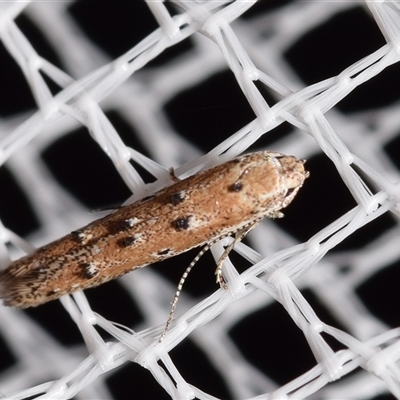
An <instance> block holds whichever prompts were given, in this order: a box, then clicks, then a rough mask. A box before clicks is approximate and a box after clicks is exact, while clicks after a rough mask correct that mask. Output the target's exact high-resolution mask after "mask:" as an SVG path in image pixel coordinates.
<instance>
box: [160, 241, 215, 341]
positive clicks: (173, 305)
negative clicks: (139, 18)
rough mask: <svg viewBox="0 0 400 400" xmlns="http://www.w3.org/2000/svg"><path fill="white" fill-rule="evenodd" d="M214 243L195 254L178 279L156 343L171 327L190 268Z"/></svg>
mask: <svg viewBox="0 0 400 400" xmlns="http://www.w3.org/2000/svg"><path fill="white" fill-rule="evenodd" d="M218 240H219V239H218ZM216 241H217V240H216ZM216 241H213V242H211V243H207V244H206V245H205V246H204V247H203V248H202V249H201V250H200V252H199V254H197V256H196V257H195V258H194V259H193V261H192V262H191V263H190V264H189V266H188V267H187V268H186V270H185V272H184V273H183V275H182V277H181V279H180V281H179V283H178V287H177V289H176V292H175V296H174V299H173V300H172V303H171V309H170V311H169V314H168V319H167V322H166V323H165V327H164V330H163V332H162V334H161V336H160V338H159V339H158V342H159V343H161V342H162V341H163V340H164V338H165V335H166V334H167V332H168V331H169V328H170V326H171V323H172V320H173V318H174V313H175V310H176V306H177V305H178V301H179V296H180V295H181V292H182V288H183V284H184V283H185V281H186V278H187V277H188V275H189V273H190V271H191V270H192V268H193V267H194V266H195V264H196V263H197V261H199V260H200V258H201V256H202V255H203V254H204V253H205V252H207V251H208V250H209V249H210V247H211V246H212V245H213V244H214V243H215V242H216Z"/></svg>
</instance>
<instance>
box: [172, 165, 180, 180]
mask: <svg viewBox="0 0 400 400" xmlns="http://www.w3.org/2000/svg"><path fill="white" fill-rule="evenodd" d="M169 177H170V178H171V179H172V181H173V182H175V183H177V182H180V181H181V179H179V178H178V177H177V176H176V175H175V169H174V167H171V168H170V169H169Z"/></svg>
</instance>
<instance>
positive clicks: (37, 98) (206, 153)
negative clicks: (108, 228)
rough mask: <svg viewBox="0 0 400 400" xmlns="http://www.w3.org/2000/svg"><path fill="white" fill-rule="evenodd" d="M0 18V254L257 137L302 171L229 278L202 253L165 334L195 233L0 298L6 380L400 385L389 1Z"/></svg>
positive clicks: (397, 88)
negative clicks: (5, 302)
mask: <svg viewBox="0 0 400 400" xmlns="http://www.w3.org/2000/svg"><path fill="white" fill-rule="evenodd" d="M0 35H1V43H2V45H1V48H0V60H1V64H0V89H1V103H0V112H1V114H0V116H1V117H0V165H1V167H0V193H1V196H0V217H1V220H2V223H3V225H1V230H0V237H1V247H0V249H1V251H0V264H1V267H3V268H5V267H6V266H7V265H8V263H9V261H10V259H16V258H18V257H20V256H22V255H23V254H24V252H30V251H32V250H33V246H35V247H37V246H41V245H43V244H45V243H48V242H50V241H51V240H54V239H56V238H58V237H60V236H62V235H64V234H66V233H68V232H69V231H71V230H73V229H77V228H79V227H80V226H83V225H84V224H86V223H88V222H89V221H90V220H93V219H95V218H98V217H100V216H102V215H103V214H90V213H89V211H90V210H93V209H96V208H98V207H101V206H110V205H115V204H120V203H123V202H125V201H127V200H128V199H129V201H130V202H132V201H135V200H137V199H139V198H141V197H143V196H145V195H147V194H149V193H151V192H154V191H155V190H158V189H159V188H161V187H163V186H165V185H166V184H170V183H171V182H170V180H169V176H168V168H169V167H170V166H174V167H177V169H176V174H177V176H180V177H182V176H188V175H190V174H192V173H194V172H196V171H198V170H200V169H202V168H209V167H211V166H213V165H216V164H217V163H219V162H221V160H222V159H221V158H219V157H218V156H219V155H221V154H224V156H223V159H224V160H227V159H230V158H233V157H235V156H237V155H239V154H242V153H246V152H250V151H255V150H262V149H270V150H274V151H279V152H282V153H286V154H293V155H295V156H297V157H299V158H305V159H307V160H308V161H307V164H306V166H307V169H308V170H309V171H310V173H311V176H310V178H309V179H308V180H307V181H306V184H305V186H304V188H303V189H302V190H301V191H300V193H299V194H298V197H297V198H296V199H295V201H294V202H293V204H292V205H290V207H289V208H288V209H287V210H286V211H285V214H286V217H285V218H284V219H283V220H279V221H271V220H266V221H263V223H262V224H261V225H260V226H259V227H258V228H257V229H256V230H255V231H254V232H251V233H250V234H249V236H248V238H247V239H246V240H245V243H241V244H239V245H237V246H236V247H235V252H233V253H232V254H231V257H230V259H231V261H232V264H231V263H227V264H226V265H225V267H224V273H225V275H226V276H227V277H228V281H229V290H228V291H226V292H224V291H223V290H220V289H219V287H218V286H217V285H215V282H214V274H213V272H214V268H215V262H214V260H213V259H212V258H211V256H210V254H207V255H205V256H204V257H203V258H202V260H201V261H200V263H199V264H200V265H198V266H196V268H195V269H194V271H193V272H192V274H191V275H190V276H189V278H188V281H187V283H186V285H185V287H184V290H183V293H182V295H181V300H180V303H179V305H178V310H177V314H176V319H175V321H174V324H173V326H172V329H171V330H170V332H169V333H168V335H167V337H166V338H165V340H164V341H163V342H162V343H158V342H157V340H158V337H159V335H160V333H161V331H162V329H163V325H164V323H165V321H166V319H167V316H168V311H169V307H170V302H171V300H172V298H173V295H174V293H175V290H176V285H177V283H178V281H179V277H180V275H181V274H182V272H183V271H184V270H185V268H186V266H187V265H188V264H189V262H190V261H191V259H192V258H193V257H194V255H195V254H196V253H197V252H196V251H195V252H194V253H193V252H189V253H188V254H185V255H182V256H179V257H176V258H172V259H170V260H168V261H165V262H163V263H160V264H159V265H157V266H154V267H153V266H151V267H147V268H144V269H142V270H140V271H135V272H133V273H131V274H128V275H126V276H125V277H123V278H121V279H119V280H118V281H115V282H110V283H108V284H106V285H103V286H101V287H98V288H96V289H92V290H88V291H86V292H85V293H78V294H76V295H74V296H73V297H66V298H63V299H62V300H61V301H55V302H51V303H48V304H46V305H43V306H41V307H38V308H36V309H28V310H26V311H21V310H16V309H12V308H7V307H4V306H0V398H7V399H28V398H29V399H31V398H40V399H67V398H72V397H74V398H75V399H108V398H113V399H119V398H120V399H127V398H158V399H161V398H169V397H172V398H177V399H178V398H179V399H191V398H194V397H196V398H200V399H211V398H224V399H228V398H234V399H250V398H255V397H256V396H259V397H257V398H259V399H261V398H263V399H272V398H274V399H278V398H287V397H289V398H295V399H300V398H306V397H307V398H318V399H333V398H335V399H339V398H348V399H350V398H351V399H356V398H357V399H367V398H371V399H372V398H375V399H378V398H379V399H385V398H388V399H389V398H392V396H396V397H397V398H400V385H399V383H400V371H399V363H398V360H399V354H400V352H399V348H400V341H399V337H400V329H399V328H398V326H399V325H400V318H399V315H400V312H399V311H400V301H399V300H400V299H399V297H400V296H399V293H400V291H399V282H400V274H399V270H400V241H399V236H400V224H399V218H398V217H399V214H400V209H399V203H398V202H399V196H400V186H399V182H400V173H399V168H400V157H399V154H400V84H399V82H400V79H399V77H400V68H399V66H398V61H399V60H400V53H399V43H400V6H399V5H398V3H397V2H389V1H387V2H385V1H379V2H353V1H345V2H337V1H332V2H318V1H317V2H307V1H268V0H265V1H263V2H259V3H256V2H254V1H243V0H238V1H225V0H219V1H180V0H175V1H170V2H165V3H164V2H158V1H153V2H152V1H149V2H147V3H145V2H142V1H131V2H126V1H123V2H120V1H113V2H62V1H60V2H57V1H56V2H17V1H11V2H1V3H0ZM110 160H111V161H112V162H110ZM152 160H154V161H152ZM121 178H122V179H121ZM145 182H146V183H148V182H152V183H151V184H147V185H146V184H145ZM132 193H133V197H131V198H130V195H131V194H132ZM21 237H24V239H25V240H26V241H24V240H22V239H21ZM227 243H228V241H227V240H225V241H223V242H222V243H218V244H217V245H215V246H214V247H213V249H212V253H213V256H214V257H216V258H217V257H218V255H219V254H221V252H222V251H223V245H226V244H227ZM236 271H238V272H239V274H238V273H237V272H236ZM142 367H145V368H142Z"/></svg>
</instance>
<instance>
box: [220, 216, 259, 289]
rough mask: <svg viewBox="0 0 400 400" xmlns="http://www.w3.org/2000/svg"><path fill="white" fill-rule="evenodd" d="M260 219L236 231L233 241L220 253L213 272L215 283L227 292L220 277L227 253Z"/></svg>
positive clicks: (226, 287)
mask: <svg viewBox="0 0 400 400" xmlns="http://www.w3.org/2000/svg"><path fill="white" fill-rule="evenodd" d="M260 221H261V219H257V220H256V221H253V222H250V223H249V224H247V225H245V226H244V227H243V228H241V229H238V230H237V231H236V232H235V238H234V239H233V241H232V242H231V243H230V244H229V246H227V247H226V249H225V250H224V252H223V253H222V255H221V257H220V258H219V260H218V262H217V268H216V270H215V275H216V277H217V278H216V281H217V283H219V285H220V287H221V288H223V289H225V290H227V289H228V286H227V284H226V281H225V279H224V277H223V276H222V267H223V265H224V262H225V260H226V259H227V258H228V256H229V253H230V252H231V251H232V249H233V248H234V247H235V245H236V243H239V242H240V241H241V240H243V238H244V237H245V236H246V235H247V234H248V233H249V232H250V231H251V230H252V229H253V228H255V227H256V226H257V225H258V224H259V222H260Z"/></svg>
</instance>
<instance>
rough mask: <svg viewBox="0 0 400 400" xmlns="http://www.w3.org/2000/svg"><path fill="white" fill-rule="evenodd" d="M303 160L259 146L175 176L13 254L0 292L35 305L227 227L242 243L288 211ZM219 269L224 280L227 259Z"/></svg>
mask: <svg viewBox="0 0 400 400" xmlns="http://www.w3.org/2000/svg"><path fill="white" fill-rule="evenodd" d="M304 162H305V161H304V160H299V159H297V158H296V157H294V156H287V155H284V154H281V153H276V152H271V151H261V152H256V153H252V154H248V155H244V156H241V157H238V158H236V159H234V160H231V161H228V162H226V163H223V164H220V165H218V166H216V167H213V168H210V169H208V170H206V171H203V172H200V173H197V174H195V175H192V176H190V177H189V178H187V179H184V180H179V179H177V178H175V181H176V182H175V183H174V184H172V185H171V186H169V187H166V188H164V189H162V190H160V191H158V192H157V193H155V194H154V195H152V196H150V197H148V198H145V199H143V200H141V201H138V202H136V203H134V204H131V205H128V206H125V207H121V208H119V209H117V210H116V211H115V212H113V213H111V214H109V215H107V216H106V217H104V218H101V219H99V220H97V221H94V222H92V223H90V224H88V225H86V226H85V227H83V228H81V229H79V230H77V231H74V232H71V233H70V234H68V235H66V236H64V237H62V238H61V239H58V240H56V241H54V242H52V243H50V244H48V245H46V246H44V247H41V248H39V249H38V250H36V251H35V252H34V253H32V254H29V255H27V256H25V257H23V258H21V259H19V260H17V261H14V262H12V263H11V264H10V265H9V266H8V268H6V269H5V270H3V271H1V272H0V298H1V299H2V300H3V304H5V305H7V306H14V307H19V308H27V307H36V306H38V305H40V304H43V303H46V302H48V301H50V300H55V299H57V298H59V297H60V296H63V295H66V294H70V293H73V292H75V291H78V290H83V289H87V288H91V287H95V286H98V285H101V284H103V283H105V282H107V281H110V280H112V279H115V278H118V277H120V276H122V275H124V274H126V273H128V272H130V271H133V270H135V269H138V268H142V267H144V266H146V265H148V264H151V263H154V262H158V261H162V260H165V259H167V258H170V257H173V256H175V255H178V254H181V253H183V252H186V251H188V250H190V249H192V248H195V247H198V246H204V245H208V247H209V245H210V244H212V243H215V242H216V241H218V240H220V239H221V238H223V237H226V236H228V235H235V241H234V243H236V242H237V241H239V240H241V239H242V238H243V237H244V236H245V235H246V234H247V233H248V232H249V231H250V230H251V229H253V228H254V227H255V226H256V225H257V224H258V223H259V222H260V221H261V220H262V219H263V218H265V217H268V218H281V217H282V216H283V214H282V212H281V211H280V210H281V209H283V208H285V207H287V206H288V205H289V204H290V202H291V201H292V200H293V198H294V197H295V196H296V194H297V192H298V190H299V189H300V188H301V187H302V185H303V183H304V180H305V179H306V178H307V177H308V172H307V171H306V170H305V168H304ZM232 247H233V245H232V246H229V250H230V249H231V248H232ZM228 252H229V251H226V253H225V256H226V255H227V253H228ZM216 274H217V281H218V282H219V283H220V284H221V286H224V285H225V282H224V280H223V277H222V262H219V263H218V267H217V271H216Z"/></svg>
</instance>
